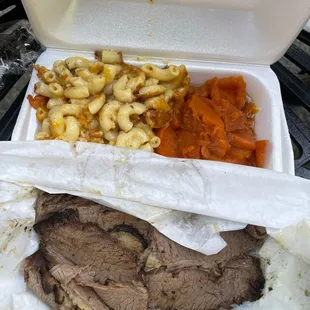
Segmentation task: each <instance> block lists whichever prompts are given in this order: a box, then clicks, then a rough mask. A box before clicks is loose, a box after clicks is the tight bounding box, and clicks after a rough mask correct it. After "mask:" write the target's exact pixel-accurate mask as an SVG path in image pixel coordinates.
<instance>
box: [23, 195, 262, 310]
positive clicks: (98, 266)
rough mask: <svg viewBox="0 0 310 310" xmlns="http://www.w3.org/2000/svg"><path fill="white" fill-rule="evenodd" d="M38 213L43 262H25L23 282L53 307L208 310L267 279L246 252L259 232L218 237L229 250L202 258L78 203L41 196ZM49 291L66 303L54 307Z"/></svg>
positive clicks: (129, 220)
mask: <svg viewBox="0 0 310 310" xmlns="http://www.w3.org/2000/svg"><path fill="white" fill-rule="evenodd" d="M36 212H37V217H36V219H37V224H36V225H35V229H36V231H37V233H38V234H39V237H40V240H41V243H40V250H39V252H40V253H41V254H40V257H42V255H43V257H44V259H43V261H44V264H43V265H42V262H41V263H40V260H39V263H38V261H37V260H33V259H31V257H30V258H28V259H27V260H26V264H25V280H26V281H27V283H28V285H29V286H30V287H32V288H33V290H34V292H35V293H36V294H37V295H38V296H39V297H40V298H41V299H42V300H45V301H46V302H47V303H49V304H50V305H52V307H53V308H54V309H58V310H62V309H79V307H80V308H84V309H111V310H112V309H113V310H135V309H137V310H147V309H162V310H168V309H169V310H172V309H173V310H175V309H177V310H208V309H210V310H211V309H212V310H213V309H219V308H221V307H222V308H227V307H229V306H230V305H232V304H240V303H242V302H244V301H253V300H256V299H257V298H259V297H260V293H261V288H262V286H263V284H264V278H263V275H262V272H261V270H260V267H259V261H258V260H256V259H254V258H252V257H250V256H248V254H249V252H252V251H255V250H257V249H259V248H260V247H261V245H262V244H263V242H264V239H265V237H266V234H265V231H264V229H262V228H259V227H254V226H250V225H249V226H248V227H247V228H246V229H244V230H242V231H233V232H225V233H222V234H221V235H222V237H223V238H224V239H225V241H226V242H227V247H226V248H224V249H223V250H222V251H221V252H220V253H218V254H216V255H211V256H206V255H203V254H201V253H198V252H195V251H193V250H190V249H187V248H184V247H182V246H181V245H179V244H177V243H175V242H173V241H171V240H169V239H168V238H166V237H165V236H163V235H162V234H161V233H159V232H158V231H157V230H156V229H155V228H153V227H151V226H150V225H149V224H148V223H146V222H144V221H142V220H139V219H137V218H135V217H133V216H130V215H127V214H124V213H121V212H118V211H116V210H112V209H109V208H107V207H103V206H101V205H98V204H96V203H94V202H91V201H87V200H85V199H82V198H78V197H73V196H69V195H48V194H43V195H41V196H40V198H39V200H38V202H37V206H36ZM140 265H141V266H142V267H141V266H140ZM42 266H43V267H42ZM38 270H39V271H38ZM38 274H39V276H40V277H39V278H38ZM37 284H39V285H37ZM51 287H53V290H51ZM54 287H56V288H57V294H56V295H57V296H61V300H64V302H67V303H68V304H67V305H66V304H62V305H61V306H60V307H59V304H57V303H55V297H56V299H57V301H58V299H59V298H58V297H57V296H56V295H55V293H54ZM47 292H48V293H47ZM62 296H65V297H64V298H63V297H62ZM76 305H78V306H79V307H77V306H76Z"/></svg>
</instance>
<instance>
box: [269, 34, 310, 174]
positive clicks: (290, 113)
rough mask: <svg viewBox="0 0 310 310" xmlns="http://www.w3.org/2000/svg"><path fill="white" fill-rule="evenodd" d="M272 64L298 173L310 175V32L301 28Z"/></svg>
mask: <svg viewBox="0 0 310 310" xmlns="http://www.w3.org/2000/svg"><path fill="white" fill-rule="evenodd" d="M271 68H272V70H273V71H274V72H275V73H276V75H277V76H278V79H279V81H280V86H281V92H282V98H283V103H284V109H285V115H286V119H287V124H288V127H289V132H290V135H291V139H292V143H293V148H294V155H295V173H296V175H298V176H301V177H303V178H307V179H310V34H309V33H308V32H306V31H302V32H301V33H300V35H299V36H298V38H297V40H296V41H295V43H294V44H293V45H292V46H291V47H290V48H289V49H288V51H287V52H286V54H285V55H284V58H283V59H282V60H281V61H279V62H277V63H275V64H274V65H272V66H271Z"/></svg>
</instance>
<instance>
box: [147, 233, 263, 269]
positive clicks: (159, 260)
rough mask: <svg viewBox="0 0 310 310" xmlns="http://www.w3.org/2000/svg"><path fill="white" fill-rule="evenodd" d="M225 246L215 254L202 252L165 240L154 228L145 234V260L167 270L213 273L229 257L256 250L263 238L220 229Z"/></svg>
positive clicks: (228, 259)
mask: <svg viewBox="0 0 310 310" xmlns="http://www.w3.org/2000/svg"><path fill="white" fill-rule="evenodd" d="M221 236H222V237H223V238H224V240H225V241H226V243H227V246H226V247H225V248H224V249H223V250H222V251H220V252H219V253H217V254H215V255H208V256H207V255H204V254H202V253H199V252H196V251H193V250H191V249H188V248H185V247H183V246H181V245H179V244H177V243H176V242H173V241H172V240H170V239H168V238H167V237H165V236H164V235H162V234H161V233H160V232H158V231H157V230H156V229H155V228H153V229H152V230H150V234H149V243H150V244H149V248H148V250H149V252H150V256H149V257H147V261H146V264H147V265H148V259H150V258H151V260H153V261H154V260H155V262H156V264H157V268H158V267H160V266H164V267H166V268H167V271H175V270H179V269H183V268H192V267H197V268H200V269H202V270H206V271H209V272H211V273H214V274H217V269H218V268H219V267H221V266H225V264H226V263H227V262H229V261H230V260H231V259H233V258H236V257H240V256H243V255H245V254H248V253H249V252H251V251H253V250H255V249H258V248H260V247H261V245H262V244H263V241H264V240H263V239H256V238H254V237H252V236H251V235H250V234H248V233H247V231H245V230H238V231H230V232H224V233H222V234H221Z"/></svg>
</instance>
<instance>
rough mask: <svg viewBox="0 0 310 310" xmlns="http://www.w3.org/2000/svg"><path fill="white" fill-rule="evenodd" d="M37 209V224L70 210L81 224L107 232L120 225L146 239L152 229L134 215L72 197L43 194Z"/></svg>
mask: <svg viewBox="0 0 310 310" xmlns="http://www.w3.org/2000/svg"><path fill="white" fill-rule="evenodd" d="M35 209H36V223H38V222H40V221H42V220H45V219H47V218H49V217H51V216H54V214H55V213H57V212H61V211H64V210H68V209H70V210H71V211H75V212H74V214H75V217H76V218H77V219H79V221H80V222H81V223H94V224H97V225H98V226H99V227H100V228H101V229H103V230H105V231H111V230H113V229H115V227H117V226H120V225H128V226H131V227H133V228H135V229H137V231H138V232H139V233H140V234H141V235H142V236H143V237H146V236H147V234H148V230H149V228H150V227H151V226H150V224H149V223H148V222H146V221H143V220H140V219H138V218H136V217H134V216H132V215H129V214H126V213H123V212H119V211H116V210H113V209H110V208H107V207H104V206H102V205H100V204H97V203H95V202H92V201H90V200H86V199H84V198H80V197H75V196H71V195H50V194H46V193H42V194H41V195H40V196H39V198H38V200H37V203H36V207H35ZM72 214H73V213H72Z"/></svg>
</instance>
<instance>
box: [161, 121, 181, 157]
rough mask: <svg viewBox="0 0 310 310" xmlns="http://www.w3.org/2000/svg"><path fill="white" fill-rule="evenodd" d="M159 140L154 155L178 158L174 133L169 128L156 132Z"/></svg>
mask: <svg viewBox="0 0 310 310" xmlns="http://www.w3.org/2000/svg"><path fill="white" fill-rule="evenodd" d="M156 135H157V136H158V137H159V138H160V141H161V142H160V145H159V147H158V148H156V153H158V154H160V155H163V156H167V157H178V144H177V134H176V131H175V130H174V129H173V128H171V127H164V128H160V129H158V130H156Z"/></svg>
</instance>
